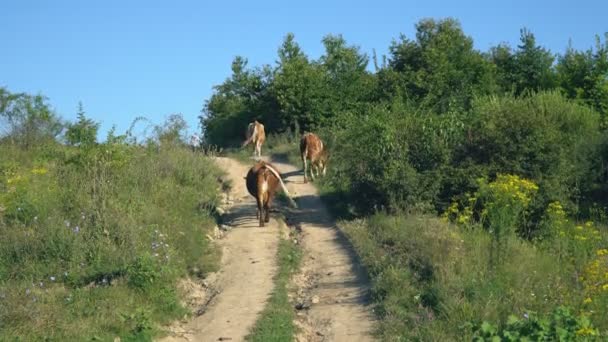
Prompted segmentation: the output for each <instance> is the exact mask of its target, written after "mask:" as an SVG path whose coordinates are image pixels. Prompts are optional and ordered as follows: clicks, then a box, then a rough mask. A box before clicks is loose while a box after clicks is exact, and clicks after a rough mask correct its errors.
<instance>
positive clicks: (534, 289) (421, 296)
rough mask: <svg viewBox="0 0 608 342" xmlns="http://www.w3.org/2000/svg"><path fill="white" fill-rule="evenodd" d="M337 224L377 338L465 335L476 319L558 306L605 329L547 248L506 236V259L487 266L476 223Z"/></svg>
mask: <svg viewBox="0 0 608 342" xmlns="http://www.w3.org/2000/svg"><path fill="white" fill-rule="evenodd" d="M340 228H341V229H342V230H343V231H345V232H346V234H347V235H348V237H349V238H350V240H351V241H352V242H353V244H354V246H355V248H356V250H357V252H358V253H359V255H360V256H361V259H362V261H363V263H364V265H365V266H366V268H367V270H368V271H369V273H370V277H371V279H372V285H373V289H372V292H373V300H374V301H375V303H376V304H377V312H378V314H379V316H380V318H381V319H380V323H379V329H378V331H379V337H380V340H385V341H395V340H408V341H409V340H422V341H448V340H449V341H453V340H471V339H472V338H473V336H474V333H475V332H474V331H473V330H472V329H471V327H472V326H474V325H477V324H480V323H481V322H483V321H487V322H492V324H497V326H498V327H499V328H502V327H503V324H505V323H506V322H507V321H508V319H509V316H511V315H515V317H518V318H521V319H523V317H524V316H525V315H528V314H529V315H531V316H532V315H535V314H537V315H538V316H540V317H551V315H552V313H553V311H554V310H555V309H556V308H558V307H559V306H561V305H564V306H568V307H571V308H574V309H575V310H573V311H574V312H576V313H577V314H578V313H579V312H582V313H584V314H586V315H588V316H589V318H590V319H591V322H592V323H593V324H595V325H596V326H597V327H599V328H600V331H601V332H602V333H603V334H606V332H607V331H606V330H607V329H608V326H607V324H606V323H607V322H606V318H605V315H604V313H603V309H601V308H600V309H599V310H592V311H594V312H590V311H589V310H588V307H587V306H586V305H585V304H583V301H584V299H585V297H586V296H587V294H586V293H585V291H584V289H583V288H582V287H581V285H580V283H579V282H578V281H577V279H576V273H572V271H571V268H569V267H565V264H564V262H559V261H558V260H557V258H556V254H555V253H553V252H552V251H550V250H547V249H544V248H539V247H537V246H535V245H533V244H531V243H529V242H526V241H523V240H520V239H517V238H512V239H510V240H509V241H508V244H507V246H508V247H507V251H506V252H505V258H506V260H507V261H506V262H505V263H504V264H503V265H502V266H501V267H499V268H495V267H492V266H491V265H490V253H491V248H492V245H491V237H490V235H489V234H488V233H487V232H486V231H484V230H482V229H465V228H459V227H457V226H455V225H451V224H448V223H445V222H443V221H441V220H440V219H437V218H433V217H426V216H417V215H407V216H406V215H396V216H395V215H393V216H390V215H385V214H376V215H374V216H372V217H370V218H367V219H364V220H357V221H350V222H342V223H341V224H340ZM607 266H608V265H607ZM607 292H608V291H607ZM599 295H601V294H599ZM599 295H598V296H599ZM596 298H597V299H598V300H599V297H594V300H595V299H596ZM579 310H580V311H579ZM604 336H605V335H604Z"/></svg>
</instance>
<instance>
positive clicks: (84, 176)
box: [0, 143, 220, 341]
mask: <svg viewBox="0 0 608 342" xmlns="http://www.w3.org/2000/svg"><path fill="white" fill-rule="evenodd" d="M0 155H2V160H0V235H1V236H2V239H0V340H2V341H6V340H23V341H32V340H51V341H55V340H56V341H64V340H65V341H74V340H79V341H80V340H91V339H98V340H113V339H114V338H115V337H120V338H121V339H122V340H123V341H125V340H126V341H128V340H150V339H151V338H152V337H153V336H155V335H157V334H158V333H159V332H160V328H159V327H160V325H161V324H164V323H167V322H170V321H172V320H174V319H176V318H180V317H182V316H183V315H184V314H187V313H188V312H187V310H186V309H185V308H184V307H182V305H181V304H180V294H179V293H178V292H177V290H176V287H175V285H176V281H177V279H178V278H180V277H182V276H185V275H188V274H189V275H190V276H204V275H205V274H206V273H207V272H210V271H214V270H216V269H217V266H218V261H219V251H218V250H217V249H216V248H214V246H213V245H211V244H210V243H209V242H208V241H207V240H206V239H205V238H204V237H205V234H206V233H207V232H208V231H209V230H210V229H211V228H213V226H214V225H215V223H216V222H215V219H214V214H215V212H214V208H215V207H216V205H217V204H218V203H219V196H218V194H219V190H218V188H219V184H218V182H217V179H218V177H219V176H220V171H219V170H218V169H217V168H216V167H215V166H214V165H213V164H212V163H211V162H210V161H209V160H208V159H206V158H204V157H202V156H201V155H200V154H193V153H191V152H190V151H189V150H187V149H183V148H181V147H178V146H171V145H164V146H163V147H162V148H158V146H156V145H148V146H147V147H138V146H131V145H127V144H124V143H104V144H101V145H98V146H95V147H91V148H87V149H84V148H68V147H65V146H60V145H49V146H41V147H38V148H34V149H30V150H23V149H20V148H17V147H14V146H11V145H8V144H2V145H0Z"/></svg>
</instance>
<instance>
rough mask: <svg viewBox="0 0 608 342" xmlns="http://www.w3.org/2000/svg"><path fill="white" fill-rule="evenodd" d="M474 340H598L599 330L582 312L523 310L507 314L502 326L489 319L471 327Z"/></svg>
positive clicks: (568, 310) (562, 309) (561, 308)
mask: <svg viewBox="0 0 608 342" xmlns="http://www.w3.org/2000/svg"><path fill="white" fill-rule="evenodd" d="M472 330H473V341H479V342H481V341H599V340H600V338H599V331H598V329H596V328H595V327H594V326H593V325H592V324H591V322H590V321H589V318H587V317H586V316H584V315H578V316H574V315H573V314H572V313H571V310H570V309H568V308H565V307H558V308H557V309H555V311H554V312H553V313H552V314H551V315H549V316H548V317H538V315H536V314H534V313H526V314H525V315H524V317H522V318H518V317H517V316H513V315H511V316H509V318H508V320H507V323H506V324H505V325H504V326H501V327H496V326H494V325H492V324H490V323H488V322H483V323H481V324H475V325H473V326H472Z"/></svg>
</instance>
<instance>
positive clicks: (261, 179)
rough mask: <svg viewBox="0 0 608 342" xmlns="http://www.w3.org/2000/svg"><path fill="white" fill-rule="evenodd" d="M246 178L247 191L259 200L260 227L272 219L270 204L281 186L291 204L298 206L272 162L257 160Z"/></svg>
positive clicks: (257, 213) (258, 215) (258, 216)
mask: <svg viewBox="0 0 608 342" xmlns="http://www.w3.org/2000/svg"><path fill="white" fill-rule="evenodd" d="M245 179H246V183H247V191H249V193H250V194H251V196H253V197H255V200H256V202H257V211H256V218H257V219H259V221H260V227H264V222H268V221H269V220H270V205H271V204H272V200H273V199H274V196H275V194H276V192H277V190H278V189H279V187H281V189H282V190H283V192H284V193H285V195H287V198H288V199H289V203H290V205H291V206H293V207H295V206H296V204H295V202H294V201H293V199H292V198H291V196H290V195H289V191H287V187H285V184H284V183H283V180H282V179H281V174H280V173H279V172H278V171H277V169H276V168H275V167H274V166H272V165H271V164H270V163H266V162H265V161H259V162H257V163H256V164H255V165H253V166H252V167H251V169H249V172H247V177H245Z"/></svg>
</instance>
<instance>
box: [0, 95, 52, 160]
mask: <svg viewBox="0 0 608 342" xmlns="http://www.w3.org/2000/svg"><path fill="white" fill-rule="evenodd" d="M0 119H1V120H2V121H3V123H2V127H4V132H0V134H1V136H2V137H4V138H6V139H8V140H9V141H11V143H14V144H18V145H20V146H22V147H24V148H26V149H29V148H31V147H33V146H34V145H37V144H41V143H44V142H48V141H55V138H56V137H57V136H58V135H59V134H60V133H61V131H62V130H63V123H62V122H61V120H60V119H59V118H58V117H57V115H55V113H54V112H53V110H52V109H51V108H50V106H49V105H48V104H47V98H46V97H44V96H42V95H29V94H25V93H11V92H9V91H8V90H7V89H5V88H0Z"/></svg>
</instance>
